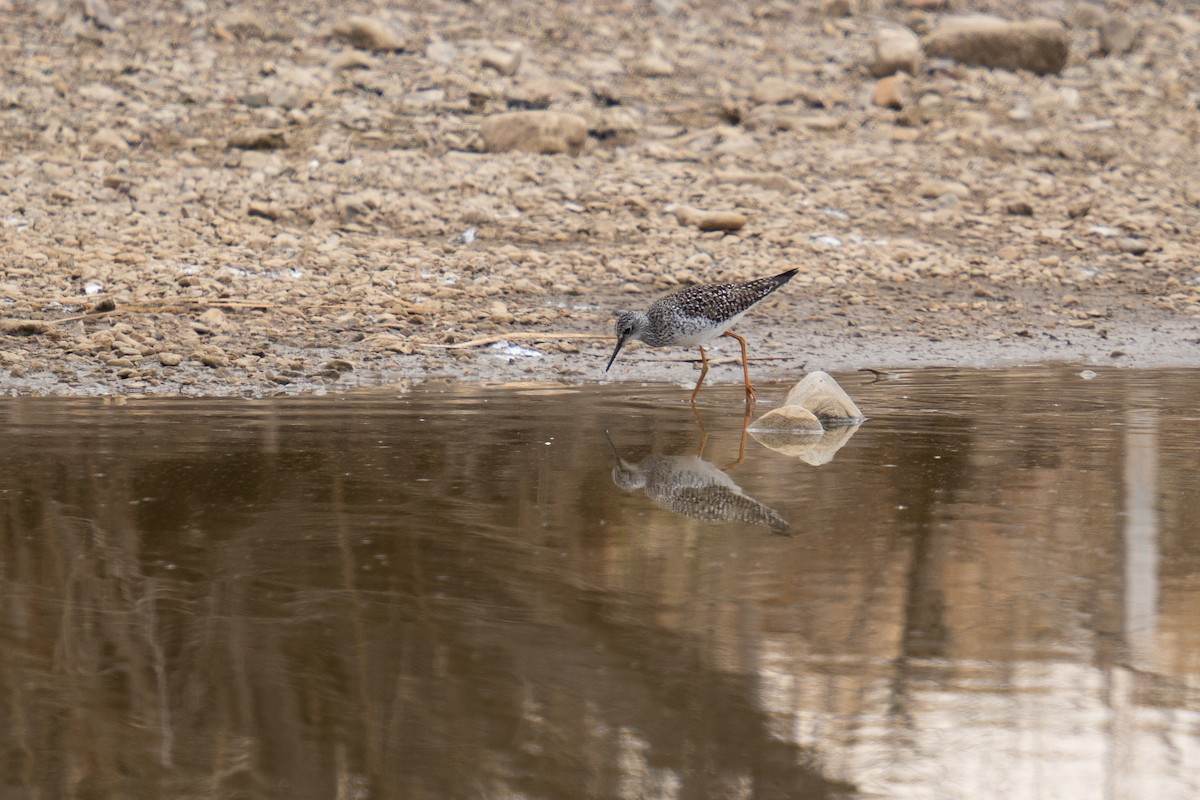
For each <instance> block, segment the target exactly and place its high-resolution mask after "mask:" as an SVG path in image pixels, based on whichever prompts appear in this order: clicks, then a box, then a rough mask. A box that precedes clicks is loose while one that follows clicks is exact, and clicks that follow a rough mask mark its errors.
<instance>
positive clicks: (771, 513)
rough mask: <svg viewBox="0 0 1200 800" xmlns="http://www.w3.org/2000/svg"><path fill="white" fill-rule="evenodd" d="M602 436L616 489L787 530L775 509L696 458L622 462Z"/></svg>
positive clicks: (678, 508) (712, 518) (721, 518)
mask: <svg viewBox="0 0 1200 800" xmlns="http://www.w3.org/2000/svg"><path fill="white" fill-rule="evenodd" d="M604 435H605V437H606V438H607V439H608V444H609V446H610V447H612V451H613V458H614V459H616V465H615V466H614V467H613V471H612V478H613V483H615V484H616V485H617V486H619V487H621V488H622V489H625V490H633V489H643V490H644V491H645V492H646V496H647V497H649V498H650V499H651V500H653V501H654V502H656V503H658V504H659V505H660V506H662V507H663V508H665V509H667V510H668V511H673V512H674V513H676V514H682V515H684V516H685V517H692V518H693V519H699V520H706V521H709V522H741V523H744V524H747V525H759V526H762V527H766V528H770V529H771V530H772V531H774V532H775V533H787V532H788V527H789V526H788V522H787V520H785V519H784V518H783V517H782V516H780V514H779V512H778V511H776V510H775V509H773V508H771V507H770V506H767V505H764V504H763V503H760V502H759V501H757V500H755V499H754V498H753V497H749V496H747V495H746V493H745V492H743V491H742V487H740V486H738V485H737V483H735V482H734V480H733V479H732V478H731V477H729V475H728V473H727V472H726V471H725V470H723V469H721V468H720V467H718V466H717V465H716V464H713V463H712V462H710V461H705V460H704V458H702V457H701V456H698V455H697V456H683V455H678V456H661V455H649V456H646V457H644V458H642V459H641V460H640V461H636V462H634V461H627V460H626V459H624V458H622V457H621V452H620V451H619V450H618V449H617V446H616V444H615V443H614V442H613V440H612V436H611V435H610V434H609V432H608V431H605V432H604Z"/></svg>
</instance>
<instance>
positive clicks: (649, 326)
mask: <svg viewBox="0 0 1200 800" xmlns="http://www.w3.org/2000/svg"><path fill="white" fill-rule="evenodd" d="M796 272H797V270H794V269H789V270H788V271H787V272H781V273H780V274H778V275H776V276H775V277H773V278H759V279H758V280H756V281H750V282H748V283H711V284H705V285H703V286H689V287H687V288H686V289H680V290H679V291H677V292H672V293H671V294H669V295H667V296H666V297H662V298H660V299H658V300H656V301H655V302H654V303H653V304H651V306H650V308H649V309H647V310H646V311H644V312H642V311H622V312H621V314H620V316H618V317H617V327H616V331H617V348H616V349H615V350H613V354H612V358H610V359H609V360H608V366H607V367H605V368H604V371H605V372H608V370H609V368H610V367H612V365H613V362H614V361H616V360H617V353H620V352H621V348H622V347H624V346H625V343H626V342H630V341H633V340H634V339H641V340H642V341H643V342H645V343H646V344H648V345H650V346H651V347H670V346H672V345H679V346H682V347H691V346H693V345H694V346H697V347H699V348H700V379H699V380H698V381H696V388H695V389H693V390H692V402H693V403H695V402H696V394H697V393H698V392H699V391H700V384H702V383H704V376H705V375H707V374H708V356H706V355H705V353H704V345H705V343H707V342H711V341H712V340H713V339H716V338H717V337H718V336H729V337H731V338H734V339H737V340H738V342H740V343H741V345H742V373H743V375H744V376H745V379H746V402H747V403H752V402H754V387H753V386H751V385H750V365H749V361H748V359H747V357H746V340H745V339H743V338H742V337H741V336H739V335H737V334H736V333H734V332H733V331H731V330H729V329H730V328H731V327H733V325H734V324H735V323H736V322H737V321H738V320H740V319H741V318H742V317H743V316H745V314H746V312H747V311H749V310H750V309H752V308H754V307H755V306H756V305H758V304H759V303H761V302H762V301H763V300H764V299H765V298H766V297H767V295H769V294H770V293H771V292H773V291H775V290H776V289H778V288H779V287H780V286H783V285H784V284H785V283H787V282H788V281H790V280H791V279H792V276H793V275H795V274H796Z"/></svg>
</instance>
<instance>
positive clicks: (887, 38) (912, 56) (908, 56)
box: [871, 28, 921, 78]
mask: <svg viewBox="0 0 1200 800" xmlns="http://www.w3.org/2000/svg"><path fill="white" fill-rule="evenodd" d="M871 51H872V56H871V74H872V75H874V76H875V77H877V78H884V77H887V76H888V75H894V74H895V73H897V72H907V73H908V74H910V75H916V74H917V70H919V69H920V68H921V42H920V40H919V39H917V35H916V34H915V33H913V32H912V31H910V30H909V29H908V28H883V29H881V30H879V31H877V32H876V33H875V35H874V36H873V37H872V38H871Z"/></svg>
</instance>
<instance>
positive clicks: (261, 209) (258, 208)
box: [247, 200, 283, 222]
mask: <svg viewBox="0 0 1200 800" xmlns="http://www.w3.org/2000/svg"><path fill="white" fill-rule="evenodd" d="M247 213H249V214H250V216H252V217H261V218H262V219H269V220H271V221H272V222H274V221H275V220H277V219H279V218H280V217H282V216H283V210H282V209H280V208H279V206H276V205H274V204H272V203H264V202H262V201H261V200H254V201H251V203H250V207H249V209H248V210H247Z"/></svg>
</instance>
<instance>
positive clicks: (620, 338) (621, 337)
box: [604, 311, 650, 372]
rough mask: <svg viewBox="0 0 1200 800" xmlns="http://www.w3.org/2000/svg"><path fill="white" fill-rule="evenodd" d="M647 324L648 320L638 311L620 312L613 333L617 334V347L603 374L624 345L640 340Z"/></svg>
mask: <svg viewBox="0 0 1200 800" xmlns="http://www.w3.org/2000/svg"><path fill="white" fill-rule="evenodd" d="M649 324H650V320H649V319H648V318H647V317H646V315H645V314H643V313H642V312H640V311H622V312H621V313H620V314H619V315H618V316H617V324H616V326H615V328H614V332H615V333H616V334H617V347H616V349H614V350H613V354H612V358H610V359H609V360H608V366H607V367H605V368H604V371H605V372H608V370H609V367H611V366H612V365H613V362H614V361H616V360H617V353H619V352H621V348H622V347H624V346H625V343H626V342H631V341H633V340H634V339H640V338H642V333H644V332H645V330H646V326H647V325H649Z"/></svg>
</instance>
